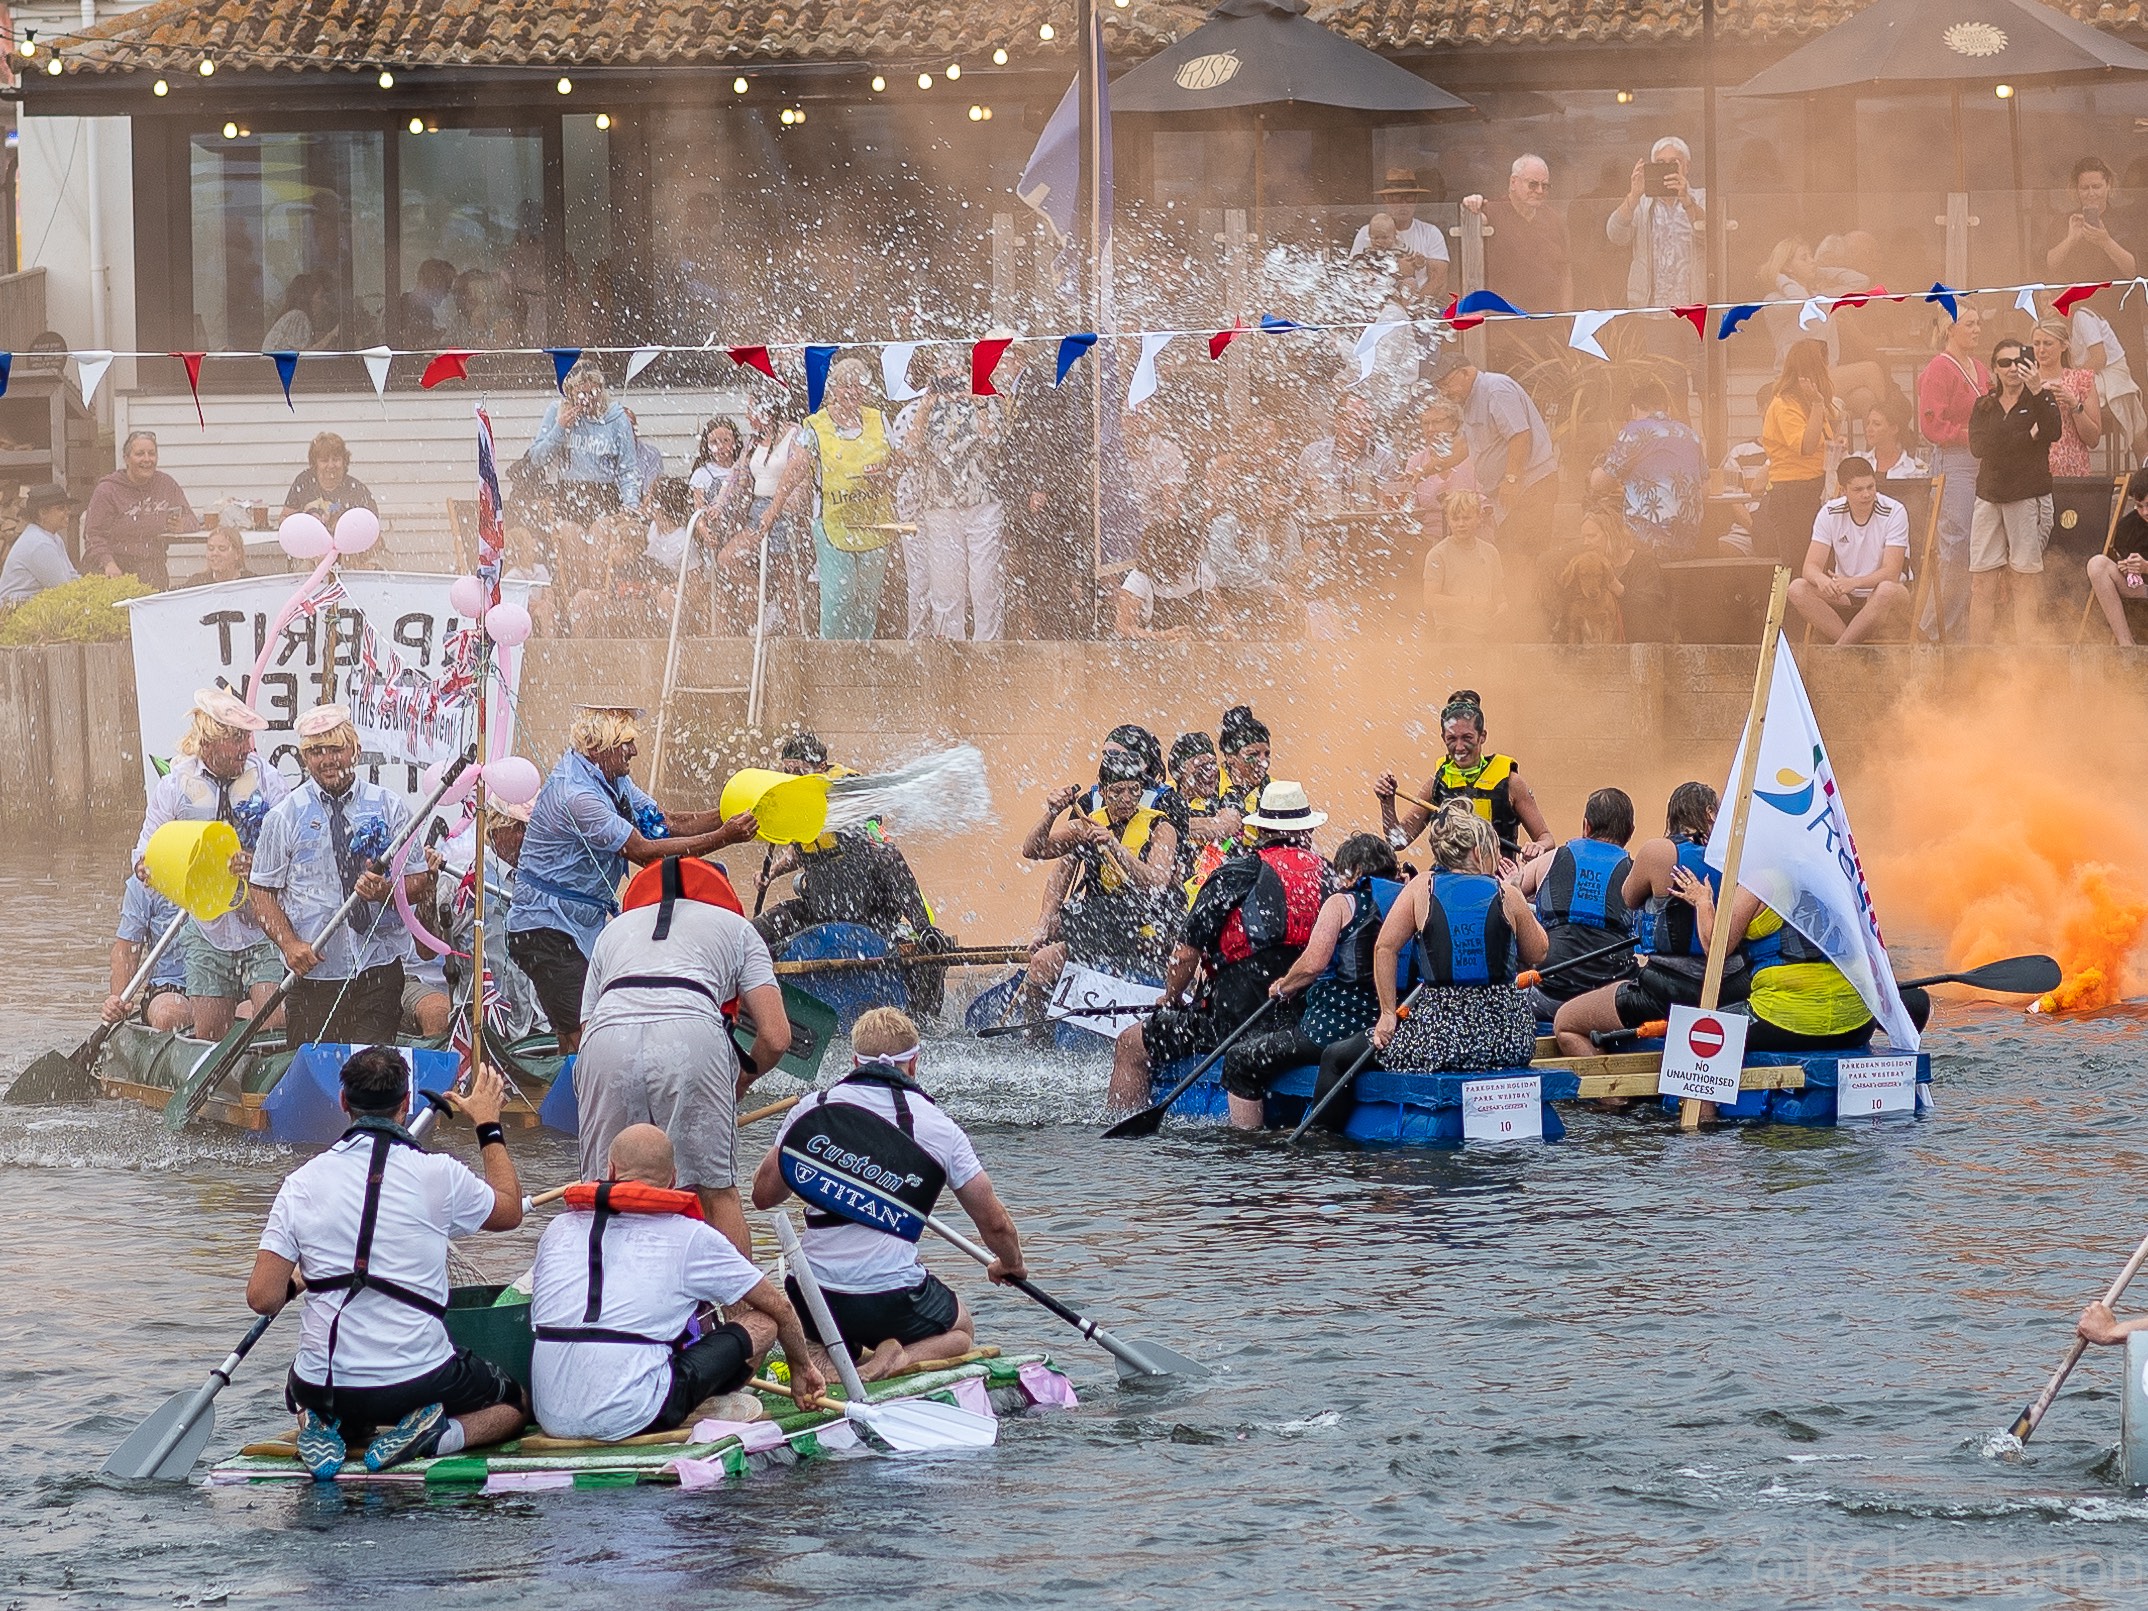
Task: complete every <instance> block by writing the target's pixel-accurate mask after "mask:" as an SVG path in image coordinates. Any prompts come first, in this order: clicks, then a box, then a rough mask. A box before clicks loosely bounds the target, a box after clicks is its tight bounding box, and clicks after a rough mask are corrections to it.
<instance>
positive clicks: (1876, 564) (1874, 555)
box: [1790, 457, 1909, 643]
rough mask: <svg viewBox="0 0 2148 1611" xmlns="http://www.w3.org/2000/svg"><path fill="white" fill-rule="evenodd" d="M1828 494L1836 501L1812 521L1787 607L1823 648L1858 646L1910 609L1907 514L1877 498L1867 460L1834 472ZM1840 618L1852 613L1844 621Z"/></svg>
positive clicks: (1852, 461)
mask: <svg viewBox="0 0 2148 1611" xmlns="http://www.w3.org/2000/svg"><path fill="white" fill-rule="evenodd" d="M1835 489H1836V491H1838V492H1839V493H1840V494H1841V496H1840V497H1838V498H1836V499H1835V500H1834V501H1833V502H1831V503H1827V504H1823V505H1822V506H1821V508H1820V513H1819V515H1818V516H1817V517H1816V518H1815V519H1814V520H1813V523H1812V546H1811V547H1809V548H1808V549H1806V550H1805V573H1804V574H1803V575H1802V576H1800V577H1798V578H1797V579H1796V580H1795V581H1793V582H1792V583H1791V584H1790V603H1791V605H1792V607H1793V608H1795V609H1796V611H1797V613H1798V614H1800V615H1802V616H1803V617H1804V618H1805V619H1806V620H1807V621H1810V622H1811V623H1812V627H1813V630H1814V631H1815V632H1817V633H1819V634H1820V636H1821V637H1822V638H1824V639H1826V640H1827V641H1828V642H1829V643H1863V642H1864V641H1865V640H1866V639H1867V638H1869V637H1871V636H1872V634H1873V633H1874V632H1876V631H1878V630H1879V629H1880V628H1881V627H1882V626H1884V625H1885V624H1886V623H1887V622H1889V621H1891V620H1893V619H1894V618H1895V617H1896V616H1899V615H1901V614H1903V613H1904V612H1906V611H1907V610H1908V609H1909V589H1908V588H1907V587H1906V586H1904V585H1903V580H1902V578H1903V573H1904V572H1905V571H1906V570H1907V568H1908V565H1909V511H1908V510H1906V509H1905V508H1903V507H1902V505H1900V504H1899V503H1897V502H1895V501H1894V499H1892V498H1883V497H1881V496H1880V490H1879V477H1878V475H1877V474H1876V473H1875V472H1874V471H1873V468H1872V464H1871V461H1870V460H1869V459H1860V458H1855V457H1852V458H1847V459H1844V460H1843V461H1842V462H1841V463H1840V464H1838V465H1836V466H1835ZM1845 611H1850V612H1854V613H1852V614H1851V615H1850V616H1849V618H1848V619H1845V618H1844V613H1843V612H1845Z"/></svg>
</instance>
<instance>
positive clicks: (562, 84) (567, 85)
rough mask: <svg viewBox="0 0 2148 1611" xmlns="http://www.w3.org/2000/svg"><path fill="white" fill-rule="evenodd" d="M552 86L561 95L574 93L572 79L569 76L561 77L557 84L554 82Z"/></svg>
mask: <svg viewBox="0 0 2148 1611" xmlns="http://www.w3.org/2000/svg"><path fill="white" fill-rule="evenodd" d="M552 87H553V88H554V89H556V90H558V91H559V92H560V94H562V95H572V94H573V93H574V80H573V79H571V78H565V77H562V78H561V79H560V81H559V82H558V83H557V84H554V85H553V86H552Z"/></svg>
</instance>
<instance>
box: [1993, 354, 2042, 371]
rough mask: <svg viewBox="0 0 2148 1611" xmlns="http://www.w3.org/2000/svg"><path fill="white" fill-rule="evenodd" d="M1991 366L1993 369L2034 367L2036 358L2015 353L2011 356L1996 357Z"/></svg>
mask: <svg viewBox="0 0 2148 1611" xmlns="http://www.w3.org/2000/svg"><path fill="white" fill-rule="evenodd" d="M1992 367H1993V368H1994V369H2034V368H2035V367H2036V360H2035V359H2033V358H2029V357H2025V356H2021V355H2016V356H2015V357H2012V358H2001V359H1998V360H1997V361H1995V362H1994V363H1993V365H1992Z"/></svg>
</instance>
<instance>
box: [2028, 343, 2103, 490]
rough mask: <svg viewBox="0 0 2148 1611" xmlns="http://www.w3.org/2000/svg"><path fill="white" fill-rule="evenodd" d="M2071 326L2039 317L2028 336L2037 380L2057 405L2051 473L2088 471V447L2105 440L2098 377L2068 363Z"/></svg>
mask: <svg viewBox="0 0 2148 1611" xmlns="http://www.w3.org/2000/svg"><path fill="white" fill-rule="evenodd" d="M2070 334H2071V327H2070V326H2069V325H2068V324H2067V322H2066V321H2065V320H2064V319H2043V320H2040V321H2038V323H2037V326H2036V330H2035V333H2034V334H2033V335H2032V336H2031V337H2030V338H2029V340H2030V346H2031V349H2032V350H2033V351H2034V352H2035V354H2036V380H2037V384H2038V385H2040V386H2042V387H2043V389H2044V391H2045V392H2046V393H2047V394H2048V395H2049V396H2050V398H2051V401H2052V402H2054V403H2056V404H2057V405H2058V411H2059V422H2060V425H2061V427H2062V428H2061V432H2060V435H2059V439H2058V440H2057V441H2056V442H2053V443H2052V444H2051V473H2052V474H2053V475H2055V476H2058V475H2088V474H2091V473H2092V470H2093V466H2092V465H2091V463H2090V460H2089V456H2088V455H2089V450H2090V449H2091V448H2093V447H2095V446H2096V444H2097V443H2099V442H2101V441H2102V440H2103V421H2102V414H2103V410H2102V409H2101V408H2099V407H2098V406H2097V405H2096V377H2095V375H2094V373H2093V372H2091V371H2089V370H2086V369H2068V368H2067V367H2066V342H2067V338H2068V336H2069V335H2070Z"/></svg>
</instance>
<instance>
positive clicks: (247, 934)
mask: <svg viewBox="0 0 2148 1611" xmlns="http://www.w3.org/2000/svg"><path fill="white" fill-rule="evenodd" d="M267 727H268V718H267V717H265V716H262V715H260V714H258V713H257V712H255V711H253V710H250V709H248V708H247V706H246V703H245V702H244V701H243V700H241V699H240V698H239V696H238V695H237V694H234V693H233V692H231V690H230V689H228V688H201V689H197V690H195V693H194V709H193V712H192V719H191V721H190V722H189V724H188V726H187V730H186V735H185V736H184V737H183V738H181V739H180V740H179V753H178V755H177V756H176V757H175V758H174V759H173V761H172V764H171V768H170V770H169V771H167V772H166V773H165V774H164V776H162V777H160V778H158V779H157V781H156V783H155V784H154V785H153V786H152V787H151V788H150V791H149V807H148V809H147V810H146V811H145V812H143V814H142V831H141V833H140V835H139V836H138V837H137V838H136V839H135V842H134V875H135V877H137V878H139V879H141V880H142V882H143V883H144V884H146V883H148V881H149V868H148V865H147V864H146V863H145V861H144V860H143V858H144V857H145V856H146V855H147V854H148V853H149V838H150V835H152V834H154V833H155V832H156V831H157V830H158V829H159V828H161V827H163V826H164V825H165V824H166V823H167V822H228V823H230V824H231V825H232V826H233V827H234V828H235V829H236V830H237V831H238V835H239V847H240V848H239V853H238V854H237V855H236V856H234V857H232V859H231V870H232V871H233V872H234V873H236V874H237V875H238V876H239V877H241V878H247V877H250V876H251V875H252V871H253V854H252V852H253V846H254V837H255V835H256V834H257V833H258V832H259V831H260V826H261V821H262V816H263V813H265V812H266V811H267V810H268V808H269V807H271V806H273V805H274V804H275V803H276V802H277V801H278V800H281V799H282V798H283V797H284V795H285V794H286V793H287V792H288V789H289V786H288V785H287V784H286V783H285V782H284V781H283V778H282V776H281V775H280V774H278V772H277V771H276V768H275V767H274V766H272V765H270V764H269V762H268V760H267V759H266V758H265V757H264V756H263V755H262V754H261V752H260V751H259V750H258V749H257V748H255V744H256V742H257V740H256V736H255V735H257V734H259V733H261V732H262V731H264V730H265V729H266V728H267ZM182 943H183V945H184V947H185V952H186V995H187V1007H188V1010H189V1012H190V1014H191V1016H192V1018H193V1029H194V1033H195V1034H196V1035H198V1036H200V1037H201V1038H202V1039H203V1040H220V1039H221V1038H222V1037H223V1035H224V1032H225V1031H226V1030H228V1029H229V1028H230V1027H231V1020H232V1018H233V1016H234V1014H235V1013H236V1012H237V1010H238V1004H239V1000H240V998H241V997H244V998H246V999H247V1001H248V1009H247V1010H248V1012H249V1013H251V1012H253V1011H255V1010H258V1009H259V1007H260V1006H261V1004H262V1003H263V1002H265V1001H267V1000H268V998H269V997H270V996H271V995H273V994H274V993H275V989H276V981H277V980H279V979H281V978H282V977H283V964H282V962H281V960H280V959H279V958H278V957H277V955H276V947H275V946H274V945H272V944H270V943H269V940H268V937H267V936H266V935H265V934H263V933H262V932H261V925H260V923H259V922H258V921H257V920H256V919H255V917H254V914H253V911H252V909H251V908H250V907H247V906H245V905H241V906H240V907H239V908H238V909H237V910H236V911H231V912H226V913H225V914H224V915H223V916H221V917H217V918H211V919H210V920H209V921H207V922H203V921H201V920H200V919H198V918H197V919H194V920H193V921H192V922H191V923H190V924H189V926H188V928H187V931H186V934H185V936H184V938H183V941H182Z"/></svg>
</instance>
